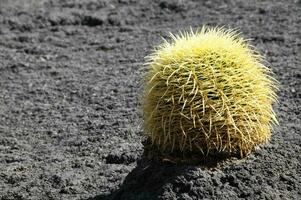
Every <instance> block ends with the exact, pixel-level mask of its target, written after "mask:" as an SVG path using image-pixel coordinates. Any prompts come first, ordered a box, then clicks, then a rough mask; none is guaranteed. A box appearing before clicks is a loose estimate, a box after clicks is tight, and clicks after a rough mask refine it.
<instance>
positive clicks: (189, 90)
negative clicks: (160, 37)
mask: <svg viewBox="0 0 301 200" xmlns="http://www.w3.org/2000/svg"><path fill="white" fill-rule="evenodd" d="M147 59H148V60H147V63H146V65H147V66H148V67H149V68H148V72H147V74H146V77H145V78H146V79H145V89H144V94H143V101H142V107H143V118H144V128H145V132H146V133H147V135H148V138H149V141H150V142H151V144H152V146H153V147H157V149H159V150H160V152H165V153H167V152H168V153H170V152H175V151H177V152H184V153H186V152H201V153H202V154H204V155H207V154H208V153H212V152H227V153H234V152H235V153H240V155H241V156H246V155H247V154H248V153H250V152H251V150H252V149H254V147H255V146H256V145H258V144H262V143H265V142H266V141H267V140H268V139H269V138H270V137H271V126H272V125H273V124H274V123H277V120H276V117H275V114H274V112H273V109H272V104H273V102H275V101H276V94H275V91H276V90H277V81H276V80H275V79H273V78H272V77H271V75H272V72H271V71H270V70H269V69H268V68H267V67H266V66H265V65H264V63H265V62H264V60H263V58H262V56H260V55H259V54H258V53H257V52H256V51H255V50H254V48H253V47H252V46H250V45H249V44H248V43H247V41H246V40H244V39H243V38H241V37H240V36H239V34H237V32H235V31H233V30H226V29H223V28H208V27H203V28H202V29H200V30H198V31H196V32H194V31H192V30H191V31H190V32H182V33H180V34H179V35H173V34H171V42H168V41H166V40H165V41H164V43H163V44H162V45H160V46H159V47H157V48H156V49H155V51H154V52H153V53H152V54H151V55H150V56H148V57H147Z"/></svg>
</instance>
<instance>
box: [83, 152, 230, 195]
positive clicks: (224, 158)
mask: <svg viewBox="0 0 301 200" xmlns="http://www.w3.org/2000/svg"><path fill="white" fill-rule="evenodd" d="M234 157H235V156H234ZM231 158H233V155H232V156H230V155H225V154H223V155H214V156H206V157H205V158H203V159H201V161H200V162H199V163H198V164H175V163H171V162H168V161H167V162H166V161H158V160H155V159H153V158H152V159H150V158H149V155H146V152H144V154H143V156H142V158H141V159H140V160H138V161H137V166H136V167H135V168H134V169H133V170H132V171H131V172H130V173H129V174H128V175H127V176H126V178H125V180H124V182H123V183H122V185H121V186H120V187H119V189H118V190H116V191H113V192H111V193H110V194H107V195H99V196H95V197H93V198H89V199H87V200H119V199H120V200H121V199H127V200H152V199H158V198H159V197H160V196H161V195H163V193H164V191H165V190H166V186H167V185H168V184H169V183H170V184H174V183H175V182H177V181H175V180H177V178H178V177H180V176H181V175H185V174H187V173H190V172H192V171H195V170H211V169H214V168H216V167H218V166H220V165H223V164H222V163H226V162H228V161H229V159H230V160H231Z"/></svg>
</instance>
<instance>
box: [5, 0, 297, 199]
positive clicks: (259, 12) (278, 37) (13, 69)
mask: <svg viewBox="0 0 301 200" xmlns="http://www.w3.org/2000/svg"><path fill="white" fill-rule="evenodd" d="M203 24H207V25H213V26H216V25H225V26H226V27H232V28H239V29H240V30H241V31H242V32H243V34H244V36H245V37H251V38H253V39H254V40H253V41H252V43H253V44H254V45H255V46H256V47H257V48H258V49H259V51H260V52H261V53H262V54H264V55H265V56H267V60H268V61H269V62H270V64H271V66H272V69H273V70H274V72H275V73H276V78H277V79H278V80H279V81H280V83H281V90H280V92H279V104H278V105H276V106H275V109H276V112H277V114H278V119H279V122H280V125H279V126H278V127H277V128H276V129H275V131H274V133H273V137H272V140H271V142H270V143H269V144H268V145H266V146H265V147H264V148H262V149H260V150H257V151H256V152H255V153H253V154H252V155H250V156H249V157H248V158H247V159H244V160H242V161H238V160H236V161H232V162H231V163H229V164H227V165H224V166H223V167H216V168H211V169H205V168H204V167H195V166H174V165H171V164H158V163H155V162H153V161H149V160H147V159H141V158H142V154H143V146H142V144H141V141H142V139H143V137H142V135H143V132H142V127H141V115H140V113H139V107H138V106H139V104H138V96H139V93H140V91H141V84H140V82H139V81H140V80H141V77H142V73H143V70H142V63H143V62H144V56H146V55H147V54H149V53H150V52H151V50H152V46H153V45H157V44H158V43H159V42H160V41H161V39H160V36H166V35H167V34H168V32H169V31H172V32H176V31H177V30H183V29H185V28H187V27H189V26H192V27H198V26H201V25H203ZM300 52H301V2H300V1H297V0H296V1H293V0H283V1H243V0H241V1H196V0H195V1H188V0H182V1H180V0H175V1H164V0H156V1H146V0H142V1H140V0H129V1H127V0H119V1H109V0H108V1H96V0H86V1H79V0H61V1H59V0H52V1H45V0H44V1H42V0H41V1H39V0H0V199H2V200H4V199H111V198H115V199H141V200H146V199H187V200H192V199H202V198H209V199H239V198H247V199H273V200H274V199H300V198H301V183H300V182H301V164H300V160H301V132H300V129H301V120H300V118H301V91H300V88H301V63H300V61H301V54H300ZM124 180H125V181H124Z"/></svg>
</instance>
